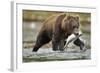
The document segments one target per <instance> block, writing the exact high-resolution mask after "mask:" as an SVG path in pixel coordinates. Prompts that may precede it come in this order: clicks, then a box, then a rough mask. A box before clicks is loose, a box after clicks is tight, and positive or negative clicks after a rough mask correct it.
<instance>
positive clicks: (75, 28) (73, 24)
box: [62, 15, 79, 35]
mask: <svg viewBox="0 0 100 73" xmlns="http://www.w3.org/2000/svg"><path fill="white" fill-rule="evenodd" d="M62 28H63V29H64V30H65V31H66V34H75V35H78V34H79V17H78V16H70V15H69V16H66V17H65V18H64V20H63V22H62Z"/></svg>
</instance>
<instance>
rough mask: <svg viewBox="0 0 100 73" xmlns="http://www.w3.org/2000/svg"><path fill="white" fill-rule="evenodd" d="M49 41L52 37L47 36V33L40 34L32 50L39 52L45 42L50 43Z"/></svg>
mask: <svg viewBox="0 0 100 73" xmlns="http://www.w3.org/2000/svg"><path fill="white" fill-rule="evenodd" d="M49 42H50V38H49V37H47V36H46V35H43V36H42V35H41V36H38V37H37V41H36V44H35V46H34V48H33V50H32V51H33V52H37V51H38V49H39V48H40V47H41V46H43V45H44V44H46V43H49Z"/></svg>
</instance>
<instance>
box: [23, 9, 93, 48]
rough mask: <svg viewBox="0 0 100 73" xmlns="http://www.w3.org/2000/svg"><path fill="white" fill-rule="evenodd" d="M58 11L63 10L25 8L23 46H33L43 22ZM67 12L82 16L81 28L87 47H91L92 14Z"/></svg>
mask: <svg viewBox="0 0 100 73" xmlns="http://www.w3.org/2000/svg"><path fill="white" fill-rule="evenodd" d="M57 13H62V12H50V11H49V12H48V11H34V10H23V48H32V47H33V46H34V43H35V41H36V37H37V34H38V31H39V30H40V28H41V26H42V25H41V23H42V22H43V21H44V20H45V19H46V18H48V17H49V16H51V15H53V14H57ZM66 14H69V15H78V16H79V17H80V25H81V26H80V30H81V31H82V33H83V34H85V35H83V37H84V38H85V37H86V38H85V39H86V40H87V43H86V44H87V47H90V39H91V38H90V34H91V14H90V13H78V12H67V13H66ZM49 45H50V44H49ZM49 45H45V46H44V48H45V47H49Z"/></svg>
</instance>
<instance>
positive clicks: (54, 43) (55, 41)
mask: <svg viewBox="0 0 100 73" xmlns="http://www.w3.org/2000/svg"><path fill="white" fill-rule="evenodd" d="M59 42H60V40H59V38H57V37H56V36H54V35H53V37H52V48H53V51H57V50H59Z"/></svg>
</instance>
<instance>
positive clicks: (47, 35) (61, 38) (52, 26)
mask: <svg viewBox="0 0 100 73" xmlns="http://www.w3.org/2000/svg"><path fill="white" fill-rule="evenodd" d="M42 25H43V26H42V27H41V29H40V31H39V33H38V36H37V40H36V43H35V46H34V47H33V50H32V51H33V52H37V51H38V49H39V48H40V47H41V46H43V45H44V44H47V43H49V42H50V41H52V48H53V50H54V51H57V50H60V51H63V50H64V45H65V43H66V41H65V40H66V39H67V38H68V36H70V35H71V34H75V35H78V32H79V17H78V16H71V15H68V16H67V15H66V13H60V14H55V15H53V16H50V17H49V18H47V19H46V20H45V21H44V22H43V24H42Z"/></svg>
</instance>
